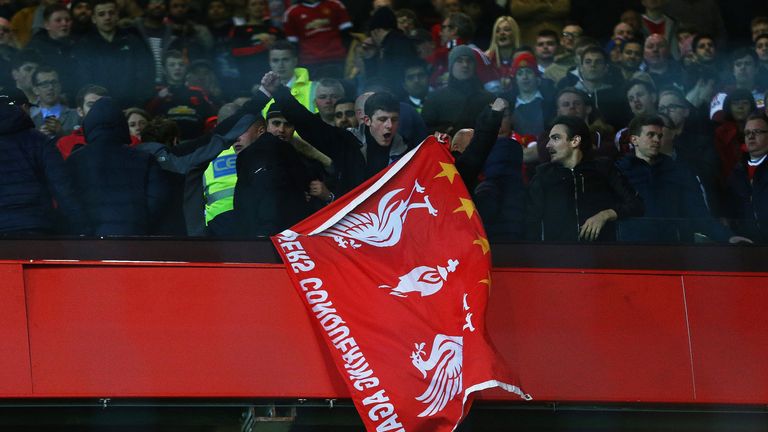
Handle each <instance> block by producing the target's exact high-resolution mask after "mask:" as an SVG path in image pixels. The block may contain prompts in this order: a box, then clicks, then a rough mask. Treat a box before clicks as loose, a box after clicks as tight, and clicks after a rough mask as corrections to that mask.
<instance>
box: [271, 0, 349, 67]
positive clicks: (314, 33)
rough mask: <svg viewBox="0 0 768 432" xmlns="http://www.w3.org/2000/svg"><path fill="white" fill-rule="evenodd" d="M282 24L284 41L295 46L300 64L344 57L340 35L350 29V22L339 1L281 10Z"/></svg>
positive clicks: (300, 5) (331, 0)
mask: <svg viewBox="0 0 768 432" xmlns="http://www.w3.org/2000/svg"><path fill="white" fill-rule="evenodd" d="M283 22H284V24H283V30H284V31H285V36H286V38H287V39H288V40H289V41H291V42H293V43H298V44H299V62H300V63H301V64H305V65H307V64H314V63H321V62H326V61H341V60H344V59H345V58H346V56H347V50H346V49H345V48H344V45H343V44H342V41H341V32H342V31H343V30H346V29H349V28H352V21H351V20H350V18H349V14H348V13H347V8H345V7H344V5H343V4H341V2H340V1H338V0H322V1H320V2H317V3H310V4H306V3H299V4H295V5H293V6H291V7H289V8H288V10H286V11H285V16H283Z"/></svg>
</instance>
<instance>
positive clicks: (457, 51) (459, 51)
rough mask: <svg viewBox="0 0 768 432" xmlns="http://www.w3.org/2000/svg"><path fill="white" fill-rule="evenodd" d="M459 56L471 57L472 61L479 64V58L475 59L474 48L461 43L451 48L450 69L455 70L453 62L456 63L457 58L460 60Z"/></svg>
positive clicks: (449, 56)
mask: <svg viewBox="0 0 768 432" xmlns="http://www.w3.org/2000/svg"><path fill="white" fill-rule="evenodd" d="M459 57H469V58H471V59H472V61H473V62H474V63H475V65H477V59H475V52H474V51H473V50H472V48H470V47H468V46H466V45H459V46H456V47H453V49H451V52H450V53H448V70H449V71H451V70H453V64H454V63H456V60H458V58H459Z"/></svg>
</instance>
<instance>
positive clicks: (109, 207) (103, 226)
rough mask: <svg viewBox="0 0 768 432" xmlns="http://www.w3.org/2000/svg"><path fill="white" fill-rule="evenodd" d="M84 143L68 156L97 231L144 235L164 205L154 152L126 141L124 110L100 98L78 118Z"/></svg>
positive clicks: (164, 191) (163, 187)
mask: <svg viewBox="0 0 768 432" xmlns="http://www.w3.org/2000/svg"><path fill="white" fill-rule="evenodd" d="M83 130H84V131H85V139H86V141H87V142H88V145H87V146H84V147H81V148H80V149H78V150H76V151H74V152H73V153H72V155H71V156H70V157H69V158H68V159H67V165H68V166H69V168H70V171H71V173H72V177H73V179H74V183H75V189H76V191H77V194H78V196H79V197H80V198H81V200H82V202H83V204H84V205H85V208H86V211H87V212H88V215H89V217H90V219H91V221H92V223H93V227H94V234H96V235H100V236H101V235H146V234H148V233H149V232H150V231H151V227H152V225H153V223H154V221H156V220H157V217H158V213H159V212H160V211H161V210H162V209H163V207H164V203H165V201H166V197H167V190H168V184H167V182H166V179H165V177H164V174H163V173H162V170H161V168H160V165H159V164H158V163H157V161H156V160H155V157H154V156H153V155H151V154H149V153H145V152H142V151H139V150H136V149H133V148H130V147H128V143H130V141H131V138H130V135H129V132H128V124H127V122H126V121H125V116H124V115H123V113H122V111H120V109H119V107H118V106H117V104H115V102H114V101H112V99H111V98H101V99H99V100H98V101H97V102H96V103H95V104H94V105H93V107H92V108H91V110H90V111H89V112H88V115H87V116H86V117H85V119H84V120H83Z"/></svg>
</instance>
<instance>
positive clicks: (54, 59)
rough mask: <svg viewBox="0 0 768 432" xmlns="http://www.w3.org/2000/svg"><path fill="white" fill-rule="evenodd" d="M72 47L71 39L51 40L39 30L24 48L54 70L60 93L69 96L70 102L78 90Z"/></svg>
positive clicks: (73, 99) (45, 32)
mask: <svg viewBox="0 0 768 432" xmlns="http://www.w3.org/2000/svg"><path fill="white" fill-rule="evenodd" d="M74 46H75V41H74V40H72V38H69V37H66V38H62V39H58V40H56V39H51V37H50V36H49V35H48V32H47V31H45V30H41V31H39V32H37V33H35V34H34V35H33V36H32V39H31V40H30V41H29V45H27V47H26V49H32V50H35V51H37V52H38V53H40V55H41V56H42V57H43V58H44V59H45V63H46V64H48V65H50V66H52V67H53V68H54V69H56V72H58V74H59V80H60V81H61V90H62V93H64V94H66V95H67V96H69V100H70V101H71V102H74V101H75V93H76V92H77V90H78V87H77V84H78V82H77V79H76V78H77V75H76V73H77V63H76V62H75V57H74V56H73V55H72V49H73V48H74ZM73 105H74V104H73Z"/></svg>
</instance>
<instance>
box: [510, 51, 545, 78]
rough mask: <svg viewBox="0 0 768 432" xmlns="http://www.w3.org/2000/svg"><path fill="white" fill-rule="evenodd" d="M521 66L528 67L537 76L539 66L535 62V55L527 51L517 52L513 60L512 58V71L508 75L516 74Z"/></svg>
mask: <svg viewBox="0 0 768 432" xmlns="http://www.w3.org/2000/svg"><path fill="white" fill-rule="evenodd" d="M521 68H522V69H530V70H532V71H533V73H534V74H536V76H539V66H538V65H537V64H536V57H534V56H533V54H531V53H529V52H527V51H526V52H522V53H519V54H517V55H516V56H515V58H514V60H512V72H511V75H510V76H512V77H514V76H515V75H517V71H518V70H520V69H521Z"/></svg>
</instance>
